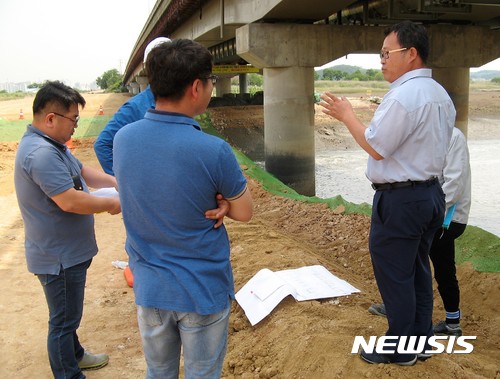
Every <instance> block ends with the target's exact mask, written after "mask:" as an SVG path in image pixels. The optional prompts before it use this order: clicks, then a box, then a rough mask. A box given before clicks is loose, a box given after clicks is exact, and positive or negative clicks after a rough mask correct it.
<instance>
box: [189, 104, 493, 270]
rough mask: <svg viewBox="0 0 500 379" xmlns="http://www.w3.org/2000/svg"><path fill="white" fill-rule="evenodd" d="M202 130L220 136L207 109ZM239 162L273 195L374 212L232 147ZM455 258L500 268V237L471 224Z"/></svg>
mask: <svg viewBox="0 0 500 379" xmlns="http://www.w3.org/2000/svg"><path fill="white" fill-rule="evenodd" d="M198 120H199V122H200V125H202V127H203V130H204V131H205V132H207V133H210V134H213V135H216V136H218V137H220V138H224V137H223V136H221V135H220V134H219V133H218V132H217V131H216V130H215V128H214V127H213V126H212V122H211V120H210V116H209V114H207V113H205V114H203V115H202V116H200V117H199V118H198ZM233 150H234V152H235V155H236V158H237V159H238V162H239V163H240V164H242V165H245V166H246V167H247V169H246V170H245V172H246V173H247V174H248V175H249V176H251V177H252V178H254V179H256V180H258V181H259V182H260V183H261V184H262V186H263V188H264V189H265V190H267V191H269V192H271V193H272V194H274V195H278V196H283V197H287V198H291V199H294V200H297V201H302V202H308V203H326V204H328V206H329V207H330V208H332V209H334V208H336V207H338V206H339V205H343V206H344V207H345V213H346V214H348V213H362V214H367V215H370V214H371V205H369V204H366V203H363V204H360V205H358V204H353V203H350V202H348V201H346V200H344V199H343V198H342V197H341V196H340V195H338V196H335V197H332V198H328V199H321V198H318V197H316V196H312V197H308V196H303V195H300V194H298V193H297V192H296V191H294V190H293V189H292V188H290V187H287V186H286V185H285V184H283V183H282V182H281V181H280V180H278V179H277V178H275V177H274V176H273V175H271V174H270V173H268V172H267V171H265V170H264V169H262V168H261V167H259V166H258V165H256V164H255V163H254V162H253V161H252V160H251V159H249V158H248V157H247V156H246V155H244V154H243V153H241V152H240V151H239V150H237V149H235V148H234V147H233ZM455 256H456V262H457V264H461V263H464V262H471V263H472V264H473V266H474V269H475V270H477V271H481V272H500V238H499V237H497V236H495V235H494V234H491V233H489V232H487V231H485V230H483V229H481V228H478V227H476V226H471V225H468V226H467V228H466V230H465V232H464V234H463V235H462V236H461V237H460V238H458V239H457V240H456V254H455Z"/></svg>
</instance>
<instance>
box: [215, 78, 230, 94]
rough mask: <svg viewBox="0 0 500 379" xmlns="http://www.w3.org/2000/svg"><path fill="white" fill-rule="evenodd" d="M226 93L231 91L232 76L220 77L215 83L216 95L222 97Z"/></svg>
mask: <svg viewBox="0 0 500 379" xmlns="http://www.w3.org/2000/svg"><path fill="white" fill-rule="evenodd" d="M226 93H231V78H219V80H217V84H216V85H215V96H217V97H222V95H225V94H226Z"/></svg>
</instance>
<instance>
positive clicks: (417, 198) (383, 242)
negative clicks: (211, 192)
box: [321, 21, 456, 365]
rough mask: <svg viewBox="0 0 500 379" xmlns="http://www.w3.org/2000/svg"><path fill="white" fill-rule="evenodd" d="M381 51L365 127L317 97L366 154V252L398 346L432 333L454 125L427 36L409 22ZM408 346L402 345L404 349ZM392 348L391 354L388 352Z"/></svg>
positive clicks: (403, 357)
mask: <svg viewBox="0 0 500 379" xmlns="http://www.w3.org/2000/svg"><path fill="white" fill-rule="evenodd" d="M385 35H386V37H385V39H384V43H383V46H382V50H381V52H380V59H381V63H382V73H383V75H384V78H385V79H386V80H387V81H388V82H389V83H391V86H390V90H389V92H388V93H387V94H386V95H385V96H384V99H383V101H382V103H381V104H380V106H379V107H378V108H377V110H376V112H375V114H374V116H373V119H372V120H371V122H370V125H369V126H368V127H365V125H363V123H362V122H361V121H360V120H359V119H358V118H357V117H356V115H355V113H354V111H353V108H352V106H351V104H350V102H349V101H348V100H347V99H346V98H345V97H342V98H338V97H336V96H335V95H333V94H331V93H325V94H323V95H322V96H321V99H322V103H321V106H323V108H324V109H323V112H324V113H326V114H328V115H330V116H332V117H334V118H336V119H338V120H339V121H341V122H343V123H344V124H345V125H346V126H347V128H348V129H349V132H350V133H351V134H352V136H353V137H354V139H355V140H356V142H357V143H358V144H359V145H360V146H361V147H362V148H363V149H364V150H365V151H366V152H367V153H368V154H369V157H368V165H367V169H366V176H367V177H368V179H369V180H370V181H371V182H372V183H373V185H372V186H373V188H374V189H375V190H376V192H375V195H374V198H373V209H372V219H371V229H370V236H369V248H370V254H371V258H372V264H373V271H374V274H375V279H376V281H377V285H378V288H379V291H380V295H381V296H382V300H383V301H384V304H385V306H386V312H387V320H388V324H389V328H388V330H387V332H386V335H387V336H394V337H395V338H394V340H391V342H394V343H395V344H396V345H397V344H398V342H399V341H400V340H401V341H403V339H401V337H403V336H426V337H430V336H432V335H433V330H432V308H433V292H432V276H431V269H430V264H429V249H430V246H431V243H432V239H433V237H434V234H435V233H436V231H437V230H438V229H439V228H440V227H441V225H442V224H443V218H444V210H445V197H444V193H443V190H442V189H441V186H440V184H439V181H438V179H437V178H438V177H439V176H440V175H441V172H442V170H443V167H444V163H445V157H446V152H447V150H448V145H449V142H450V139H451V135H452V131H453V127H454V124H455V115H456V112H455V108H454V106H453V102H452V101H451V99H450V97H449V95H448V94H447V93H446V91H445V90H444V88H443V87H441V86H440V85H439V84H438V83H437V82H436V81H435V80H433V79H432V77H431V70H430V69H428V68H426V67H425V64H426V61H427V57H428V54H429V40H428V36H427V31H426V30H425V28H424V27H423V26H421V25H417V24H415V23H413V22H411V21H404V22H401V23H399V24H395V25H393V26H391V27H390V28H388V29H387V30H386V34H385ZM403 347H406V346H403ZM427 349H428V346H426V349H424V350H422V351H421V352H419V354H418V355H417V354H400V353H398V352H397V351H396V348H394V351H393V352H392V353H390V354H378V353H376V352H374V353H367V352H365V351H362V353H361V358H362V359H363V360H365V361H367V362H369V363H396V364H399V365H413V364H415V362H416V361H417V358H420V359H426V358H428V357H429V354H424V351H425V350H427ZM387 350H389V351H390V349H387Z"/></svg>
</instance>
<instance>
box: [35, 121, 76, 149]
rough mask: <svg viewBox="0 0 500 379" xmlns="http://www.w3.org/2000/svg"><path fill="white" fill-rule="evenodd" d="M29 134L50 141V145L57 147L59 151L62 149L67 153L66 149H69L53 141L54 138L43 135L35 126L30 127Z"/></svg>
mask: <svg viewBox="0 0 500 379" xmlns="http://www.w3.org/2000/svg"><path fill="white" fill-rule="evenodd" d="M28 132H30V133H34V134H38V135H39V136H40V137H42V138H43V139H45V140H46V141H48V142H49V143H50V144H52V145H54V146H55V147H57V148H58V149H60V150H61V151H66V149H67V148H68V147H67V146H66V145H65V144H63V143H60V142H57V141H56V140H55V139H53V138H51V137H49V136H48V135H47V134H45V133H43V132H42V131H41V130H40V129H38V128H37V127H36V126H34V125H33V124H29V125H28Z"/></svg>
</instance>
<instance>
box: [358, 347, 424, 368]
mask: <svg viewBox="0 0 500 379" xmlns="http://www.w3.org/2000/svg"><path fill="white" fill-rule="evenodd" d="M360 356H361V359H362V360H364V361H365V362H368V363H372V364H378V363H395V364H397V365H400V366H413V365H414V364H415V363H416V362H417V355H416V354H405V355H403V354H399V355H394V354H379V353H375V352H373V353H367V352H365V351H364V350H363V351H361V355H360Z"/></svg>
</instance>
